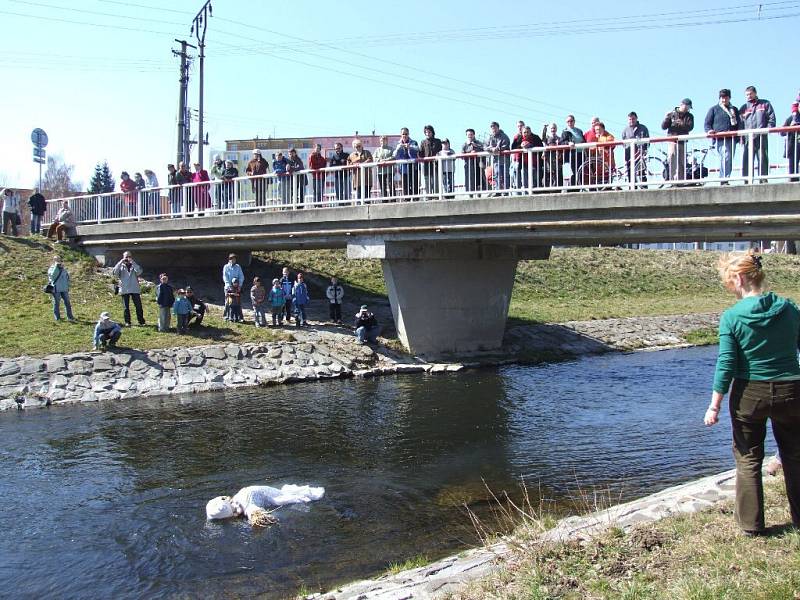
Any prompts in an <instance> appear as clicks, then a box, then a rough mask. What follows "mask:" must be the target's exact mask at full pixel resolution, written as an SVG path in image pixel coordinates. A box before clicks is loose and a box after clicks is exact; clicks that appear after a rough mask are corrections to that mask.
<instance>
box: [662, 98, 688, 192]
mask: <svg viewBox="0 0 800 600" xmlns="http://www.w3.org/2000/svg"><path fill="white" fill-rule="evenodd" d="M691 109H692V101H691V100H689V98H684V99H683V100H681V104H680V106H676V107H675V108H674V109H673V110H671V111H669V112H668V113H667V114H666V115H665V116H664V120H663V121H662V123H661V129H665V130H666V131H667V135H687V134H689V133H690V132H691V131H692V129H694V115H692V113H691V112H689V111H690V110H691ZM667 161H668V162H669V178H670V180H672V181H682V180H684V179H686V141H685V140H677V141H675V142H671V143H670V145H669V150H668V152H667Z"/></svg>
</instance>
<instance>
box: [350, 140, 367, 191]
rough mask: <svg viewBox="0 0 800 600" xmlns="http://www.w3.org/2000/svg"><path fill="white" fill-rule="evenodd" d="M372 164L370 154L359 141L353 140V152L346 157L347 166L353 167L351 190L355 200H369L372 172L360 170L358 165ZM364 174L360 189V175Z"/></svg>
mask: <svg viewBox="0 0 800 600" xmlns="http://www.w3.org/2000/svg"><path fill="white" fill-rule="evenodd" d="M371 162H372V153H371V152H370V151H369V150H366V149H365V148H364V145H363V144H362V143H361V140H359V139H355V140H353V151H352V152H351V153H350V156H348V157H347V164H348V165H350V166H351V167H353V190H354V191H355V196H356V198H369V194H370V189H371V188H372V171H371V170H370V169H366V168H365V169H363V171H362V169H360V168H359V165H363V164H366V163H371ZM362 172H363V174H364V179H363V181H364V187H363V189H362V187H361V181H362V179H361V174H362Z"/></svg>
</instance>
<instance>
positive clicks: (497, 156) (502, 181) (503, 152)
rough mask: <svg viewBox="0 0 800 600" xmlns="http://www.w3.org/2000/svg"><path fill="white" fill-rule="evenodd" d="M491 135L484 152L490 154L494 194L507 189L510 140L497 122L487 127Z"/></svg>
mask: <svg viewBox="0 0 800 600" xmlns="http://www.w3.org/2000/svg"><path fill="white" fill-rule="evenodd" d="M489 129H491V131H492V135H490V136H489V140H488V141H487V142H486V150H487V151H488V152H491V153H492V178H493V179H494V189H495V192H498V191H500V190H506V189H508V187H509V185H508V184H509V181H508V172H509V168H510V166H511V156H509V154H508V151H509V150H510V149H511V140H509V139H508V136H507V135H506V134H505V132H504V131H503V130H502V129H500V125H499V124H498V123H497V121H492V123H491V124H490V125H489Z"/></svg>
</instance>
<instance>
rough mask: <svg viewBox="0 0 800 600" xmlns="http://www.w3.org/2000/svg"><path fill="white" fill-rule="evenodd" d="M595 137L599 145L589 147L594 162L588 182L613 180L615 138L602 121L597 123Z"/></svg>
mask: <svg viewBox="0 0 800 600" xmlns="http://www.w3.org/2000/svg"><path fill="white" fill-rule="evenodd" d="M594 137H595V139H596V140H597V144H599V145H598V146H593V147H592V148H589V159H590V160H591V161H592V163H591V169H590V172H589V174H588V175H589V178H590V181H589V182H588V183H592V184H598V183H607V182H608V181H610V180H611V172H612V171H613V170H614V167H615V166H616V165H615V162H614V146H613V145H611V143H612V142H613V141H614V140H615V138H614V136H613V134H611V132H609V131H606V125H605V123H603V122H602V121H598V122H597V123H595V125H594ZM584 183H586V182H584Z"/></svg>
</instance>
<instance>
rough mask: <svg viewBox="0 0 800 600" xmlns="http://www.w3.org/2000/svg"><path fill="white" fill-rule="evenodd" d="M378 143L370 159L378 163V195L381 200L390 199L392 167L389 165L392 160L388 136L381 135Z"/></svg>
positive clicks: (391, 194) (392, 191)
mask: <svg viewBox="0 0 800 600" xmlns="http://www.w3.org/2000/svg"><path fill="white" fill-rule="evenodd" d="M380 141H381V145H380V146H378V147H377V148H375V151H374V152H373V153H372V158H373V160H374V161H375V162H376V163H378V187H380V194H381V196H382V197H383V198H391V197H392V196H394V165H393V164H391V162H392V160H393V156H392V149H391V148H390V147H389V138H388V136H385V135H382V136H381V140H380ZM381 163H383V164H381ZM387 163H389V164H387Z"/></svg>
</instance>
